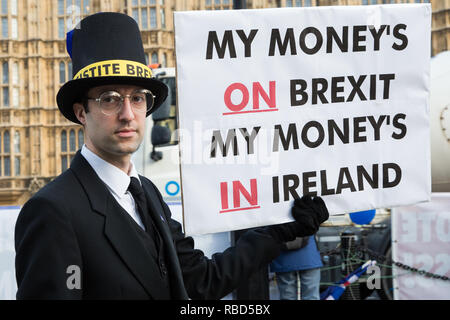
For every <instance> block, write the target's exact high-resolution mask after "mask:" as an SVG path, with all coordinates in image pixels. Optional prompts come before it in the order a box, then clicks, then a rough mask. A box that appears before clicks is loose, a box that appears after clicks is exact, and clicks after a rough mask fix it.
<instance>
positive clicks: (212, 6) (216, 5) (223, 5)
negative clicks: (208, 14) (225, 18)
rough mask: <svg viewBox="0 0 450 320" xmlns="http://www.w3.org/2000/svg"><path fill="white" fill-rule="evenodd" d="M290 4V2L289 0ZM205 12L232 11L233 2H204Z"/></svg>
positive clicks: (221, 0) (215, 0) (217, 0)
mask: <svg viewBox="0 0 450 320" xmlns="http://www.w3.org/2000/svg"><path fill="white" fill-rule="evenodd" d="M290 1H291V2H292V0H290ZM205 8H206V9H207V10H227V9H233V1H230V0H213V1H212V0H205Z"/></svg>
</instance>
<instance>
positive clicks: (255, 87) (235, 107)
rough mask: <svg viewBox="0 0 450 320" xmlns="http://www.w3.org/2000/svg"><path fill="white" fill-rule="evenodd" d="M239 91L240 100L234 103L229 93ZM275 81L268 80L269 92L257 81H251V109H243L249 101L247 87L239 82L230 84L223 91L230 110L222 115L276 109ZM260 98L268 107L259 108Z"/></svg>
mask: <svg viewBox="0 0 450 320" xmlns="http://www.w3.org/2000/svg"><path fill="white" fill-rule="evenodd" d="M236 90H237V91H240V92H241V94H242V100H241V102H240V103H238V104H234V103H233V101H231V95H232V94H233V92H234V91H236ZM275 91H276V90H275V81H269V94H267V92H266V91H264V89H263V87H262V86H261V84H260V83H259V82H253V84H252V100H253V106H252V109H251V110H248V108H247V109H246V110H244V109H245V108H246V107H247V106H248V103H249V100H250V93H249V90H248V89H247V87H246V86H245V85H244V84H242V83H239V82H235V83H233V84H230V85H229V86H228V87H227V89H226V90H225V93H224V97H223V98H224V101H225V105H226V106H227V108H228V109H229V110H231V112H224V113H222V115H224V116H225V115H230V114H239V113H253V112H267V111H277V110H278V109H277V107H276V93H275ZM260 97H261V98H262V99H263V100H264V101H265V103H266V104H267V106H268V109H260V108H259V107H260V104H259V98H260Z"/></svg>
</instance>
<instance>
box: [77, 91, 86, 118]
mask: <svg viewBox="0 0 450 320" xmlns="http://www.w3.org/2000/svg"><path fill="white" fill-rule="evenodd" d="M75 103H81V104H82V105H83V108H84V111H85V112H86V113H88V112H89V105H88V98H87V97H86V96H85V93H83V94H80V95H79V96H78V97H77V98H76V99H75Z"/></svg>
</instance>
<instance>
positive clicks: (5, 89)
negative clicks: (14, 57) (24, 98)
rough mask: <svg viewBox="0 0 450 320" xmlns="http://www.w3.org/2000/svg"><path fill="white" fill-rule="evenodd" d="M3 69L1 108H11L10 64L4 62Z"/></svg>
mask: <svg viewBox="0 0 450 320" xmlns="http://www.w3.org/2000/svg"><path fill="white" fill-rule="evenodd" d="M1 67H2V71H1V72H2V83H1V100H0V101H1V106H2V107H9V64H8V61H4V62H2V64H1Z"/></svg>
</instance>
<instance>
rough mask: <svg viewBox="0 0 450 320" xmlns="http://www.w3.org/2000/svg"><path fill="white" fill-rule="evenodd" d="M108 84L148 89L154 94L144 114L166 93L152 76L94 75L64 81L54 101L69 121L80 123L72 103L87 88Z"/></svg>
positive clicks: (160, 83)
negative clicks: (153, 99) (94, 76)
mask: <svg viewBox="0 0 450 320" xmlns="http://www.w3.org/2000/svg"><path fill="white" fill-rule="evenodd" d="M108 84H127V85H135V86H139V87H142V88H145V89H148V90H150V91H151V92H152V93H153V95H154V96H155V102H154V105H153V108H152V109H150V110H148V111H147V114H146V116H148V115H150V114H151V113H153V112H154V111H156V110H157V109H158V108H159V107H160V106H161V104H162V103H163V102H164V100H166V98H167V94H168V88H167V86H166V85H165V84H164V83H163V82H161V81H159V80H156V79H154V78H137V77H124V76H117V77H96V78H84V79H76V80H71V81H68V82H67V83H65V84H64V85H63V86H62V87H61V88H60V89H59V91H58V94H57V95H56V102H57V104H58V108H59V110H60V111H61V113H62V114H63V115H64V116H65V117H66V118H67V119H68V120H70V121H72V122H75V123H78V124H81V123H80V121H78V119H77V117H76V116H75V113H74V111H73V104H74V103H75V102H76V101H81V98H83V96H82V95H84V94H86V92H87V90H89V89H91V88H94V87H98V86H103V85H108Z"/></svg>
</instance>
